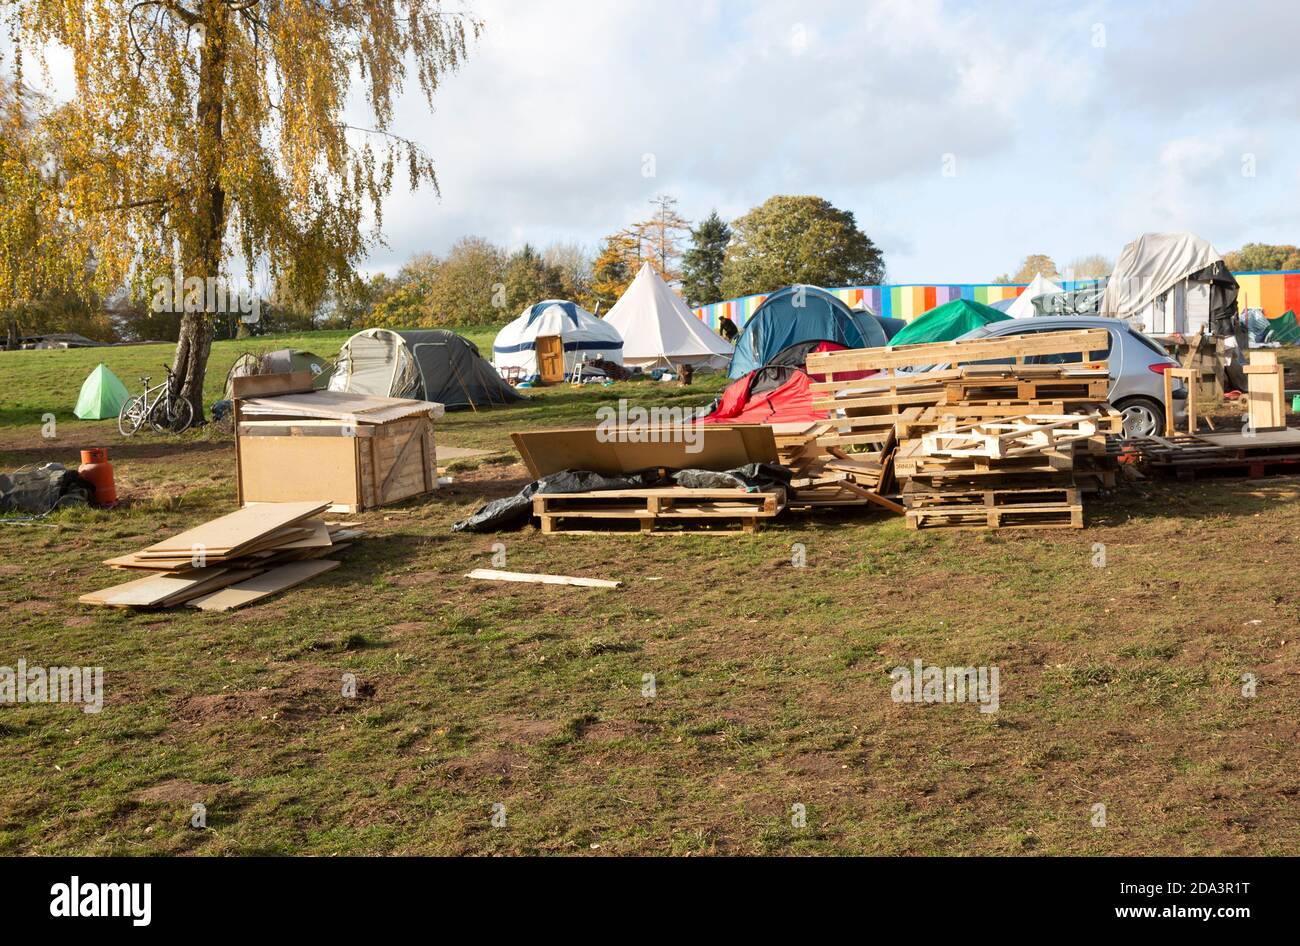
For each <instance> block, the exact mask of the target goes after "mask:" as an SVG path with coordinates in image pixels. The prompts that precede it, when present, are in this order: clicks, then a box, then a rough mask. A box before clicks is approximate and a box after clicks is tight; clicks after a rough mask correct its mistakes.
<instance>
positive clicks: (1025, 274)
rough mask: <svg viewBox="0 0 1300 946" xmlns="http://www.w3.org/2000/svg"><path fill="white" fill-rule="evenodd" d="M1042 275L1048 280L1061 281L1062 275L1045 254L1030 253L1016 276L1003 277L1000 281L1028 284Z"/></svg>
mask: <svg viewBox="0 0 1300 946" xmlns="http://www.w3.org/2000/svg"><path fill="white" fill-rule="evenodd" d="M1039 273H1042V274H1043V276H1045V277H1046V278H1048V279H1059V278H1060V275H1061V274H1060V273H1058V272H1057V271H1056V263H1054V262H1052V258H1051V257H1050V256H1048V255H1047V254H1045V253H1030V254H1029V255H1028V256H1026V257H1025V258H1024V261H1023V262H1021V264H1020V269H1018V270H1017V271H1016V272H1015V274H1013V275H1012V276H1011V277H1009V278H1008V277H1006V276H1001V277H999V279H998V281H1000V282H1009V283H1015V284H1019V283H1027V282H1033V280H1034V277H1035V276H1037V275H1038V274H1039Z"/></svg>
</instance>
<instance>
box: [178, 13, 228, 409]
mask: <svg viewBox="0 0 1300 946" xmlns="http://www.w3.org/2000/svg"><path fill="white" fill-rule="evenodd" d="M199 9H200V13H199V17H200V19H201V20H202V21H203V24H204V32H203V49H202V53H201V54H200V60H199V101H198V108H197V111H196V118H197V121H198V132H199V133H198V154H197V155H196V166H197V167H198V168H199V175H198V183H197V185H196V186H197V187H198V188H199V191H198V193H197V194H196V195H195V199H194V201H193V204H192V206H193V207H194V209H195V214H196V218H197V219H196V220H195V221H194V228H193V231H192V233H191V235H190V239H189V240H186V241H183V243H182V252H183V254H184V259H185V275H186V276H187V277H190V276H198V277H200V278H202V279H203V280H204V285H205V287H206V286H213V285H216V283H215V282H214V280H217V279H219V278H220V277H221V260H222V256H223V252H222V243H223V240H224V237H225V233H226V192H225V189H224V188H223V187H222V183H221V171H222V163H223V162H222V158H223V141H222V112H223V107H224V104H225V97H226V60H227V56H226V39H227V32H228V30H229V24H230V10H229V8H228V7H227V6H226V4H225V3H224V2H222V0H204V2H203V3H202V4H200V7H199ZM186 244H188V245H186ZM216 295H217V296H218V297H220V296H223V295H224V293H217V294H216ZM218 301H219V300H218V299H217V298H211V297H209V294H208V293H206V292H205V293H204V305H203V306H202V311H198V312H188V311H187V312H185V313H184V314H183V315H182V316H181V326H180V335H179V337H178V338H177V341H176V357H175V358H174V359H173V361H172V372H173V373H174V374H175V376H176V378H175V383H176V384H177V385H179V393H180V395H181V396H182V397H184V398H186V399H188V400H189V402H190V404H191V405H192V406H193V408H194V423H195V424H201V423H203V422H204V416H203V381H204V378H205V376H206V375H207V369H208V355H209V354H210V353H211V351H212V336H213V328H214V326H213V319H214V318H215V317H216V307H217V303H218Z"/></svg>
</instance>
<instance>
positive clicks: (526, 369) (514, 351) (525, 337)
mask: <svg viewBox="0 0 1300 946" xmlns="http://www.w3.org/2000/svg"><path fill="white" fill-rule="evenodd" d="M597 359H600V360H603V361H612V362H613V363H614V364H618V365H621V364H622V363H623V336H621V335H619V334H618V329H616V328H614V326H612V325H610V324H609V323H608V322H604V321H602V320H600V319H598V318H596V317H595V316H594V315H592V314H591V313H590V312H588V311H587V310H586V309H584V308H583V307H582V306H580V305H578V304H577V303H576V302H566V301H564V300H561V299H549V300H547V301H546V302H539V303H537V304H536V305H531V306H529V307H528V308H526V309H524V311H523V312H521V313H519V317H518V318H517V319H515V320H514V321H513V322H511V323H510V324H509V325H507V326H506V327H505V328H503V329H502V330H501V331H500V332H499V333H498V334H497V337H496V341H495V342H493V344H492V363H493V364H495V365H496V367H497V370H498V371H505V370H507V369H516V370H517V371H518V372H519V373H520V374H521V375H522V376H523V377H525V378H531V377H532V376H534V375H537V376H539V377H540V378H541V379H542V380H543V381H547V382H552V381H563V380H564V379H565V377H567V376H568V375H569V374H571V373H572V372H573V368H574V366H575V365H576V364H577V363H578V362H579V361H583V360H586V361H594V360H597Z"/></svg>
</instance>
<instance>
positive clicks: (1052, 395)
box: [944, 378, 1110, 404]
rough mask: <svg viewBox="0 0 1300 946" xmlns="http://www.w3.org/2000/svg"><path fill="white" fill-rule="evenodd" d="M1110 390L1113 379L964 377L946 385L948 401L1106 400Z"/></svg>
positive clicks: (955, 402) (945, 392) (952, 402)
mask: <svg viewBox="0 0 1300 946" xmlns="http://www.w3.org/2000/svg"><path fill="white" fill-rule="evenodd" d="M1109 387H1110V379H1109V378H1091V379H1071V378H1006V379H995V378H963V379H961V380H959V381H949V382H947V383H946V384H945V385H944V401H945V402H946V403H948V404H962V403H972V402H977V401H978V402H981V403H982V402H986V401H1055V402H1058V403H1072V402H1077V401H1104V400H1106V391H1107V390H1108V388H1109Z"/></svg>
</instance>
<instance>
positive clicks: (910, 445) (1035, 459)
mask: <svg viewBox="0 0 1300 946" xmlns="http://www.w3.org/2000/svg"><path fill="white" fill-rule="evenodd" d="M1073 469H1074V455H1073V453H1072V452H1068V453H1067V452H1062V451H1047V452H1043V453H1036V454H1032V455H1030V456H1023V457H1012V458H1010V459H1003V460H994V459H991V458H988V457H930V456H926V455H925V453H924V452H923V451H922V449H921V441H919V440H910V441H908V442H907V443H905V444H904V445H903V446H902V447H900V448H899V450H898V452H897V453H896V454H895V455H894V475H895V476H897V477H898V478H899V479H907V478H911V477H915V476H934V475H962V476H1000V475H1004V474H1008V473H1059V472H1061V471H1067V472H1068V471H1070V470H1073Z"/></svg>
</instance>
